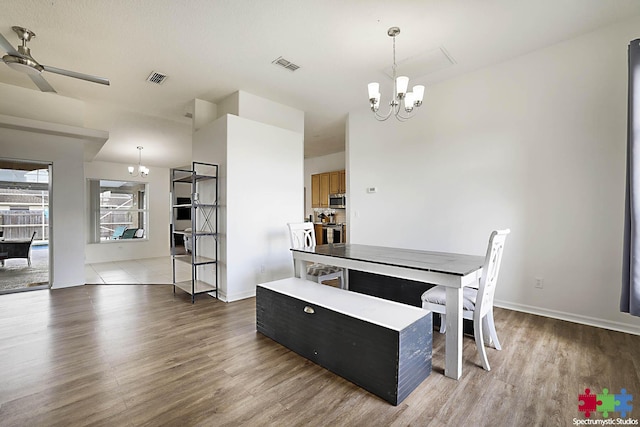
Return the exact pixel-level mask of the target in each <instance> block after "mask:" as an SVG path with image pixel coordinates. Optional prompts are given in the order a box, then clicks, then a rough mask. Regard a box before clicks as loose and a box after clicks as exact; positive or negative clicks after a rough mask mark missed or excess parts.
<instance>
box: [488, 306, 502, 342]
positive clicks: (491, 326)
mask: <svg viewBox="0 0 640 427" xmlns="http://www.w3.org/2000/svg"><path fill="white" fill-rule="evenodd" d="M484 319H485V322H487V329H488V330H489V336H490V337H491V341H493V346H494V347H495V349H496V350H502V346H500V341H498V332H496V325H495V323H494V322H493V310H491V311H489V312H488V313H487V315H486V316H485V317H484Z"/></svg>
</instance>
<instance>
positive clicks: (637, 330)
mask: <svg viewBox="0 0 640 427" xmlns="http://www.w3.org/2000/svg"><path fill="white" fill-rule="evenodd" d="M493 304H494V306H496V307H500V308H506V309H508V310H515V311H521V312H523V313H529V314H537V315H538V316H544V317H550V318H552V319H559V320H566V321H567V322H573V323H580V324H582V325H588V326H595V327H596V328H603V329H610V330H612V331H618V332H625V333H627V334H633V335H640V326H636V325H629V324H627V323H621V322H612V321H610V320H603V319H598V318H595V317H589V316H582V315H580V314H572V313H565V312H562V311H556V310H549V309H546V308H540V307H535V306H531V305H526V304H517V303H512V302H507V301H500V300H494V301H493Z"/></svg>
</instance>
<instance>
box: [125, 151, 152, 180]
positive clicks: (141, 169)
mask: <svg viewBox="0 0 640 427" xmlns="http://www.w3.org/2000/svg"><path fill="white" fill-rule="evenodd" d="M136 148H137V149H138V169H137V170H136V168H135V166H129V168H128V169H129V175H131V176H141V177H142V178H144V177H146V176H147V175H149V168H148V167H146V166H142V148H143V147H141V146H137V147H136Z"/></svg>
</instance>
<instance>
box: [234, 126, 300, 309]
mask: <svg viewBox="0 0 640 427" xmlns="http://www.w3.org/2000/svg"><path fill="white" fill-rule="evenodd" d="M227 117H228V122H227V126H228V147H227V150H228V154H227V161H228V163H227V189H226V191H227V198H226V202H227V236H226V238H227V259H228V262H229V263H231V262H233V263H234V264H237V265H234V268H230V267H229V268H228V270H227V271H228V276H227V281H228V288H227V299H228V300H229V301H233V300H236V299H241V298H247V297H250V296H254V295H255V287H256V284H258V283H261V282H266V281H271V280H277V279H282V278H285V277H291V276H292V275H293V259H292V257H291V251H290V242H289V234H288V233H289V232H288V228H287V223H289V222H300V221H301V220H302V218H303V205H302V201H303V179H304V178H303V169H304V167H303V165H304V162H303V159H304V148H303V147H304V145H303V140H304V137H303V134H302V133H298V132H292V131H290V130H286V129H281V128H278V127H275V126H270V125H266V124H263V123H259V122H255V121H252V120H249V119H245V118H243V117H236V116H231V115H230V116H227Z"/></svg>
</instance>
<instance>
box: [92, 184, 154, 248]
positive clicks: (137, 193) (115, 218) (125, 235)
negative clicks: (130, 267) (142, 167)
mask: <svg viewBox="0 0 640 427" xmlns="http://www.w3.org/2000/svg"><path fill="white" fill-rule="evenodd" d="M146 195H147V184H146V183H143V182H128V181H111V180H104V179H101V180H97V179H90V180H89V205H90V210H91V215H90V218H91V224H90V230H91V233H90V236H91V237H90V241H91V242H93V243H99V242H109V241H114V240H119V241H120V240H128V239H140V238H146V237H147V229H148V227H147V224H148V222H149V212H148V208H147V197H146Z"/></svg>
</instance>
